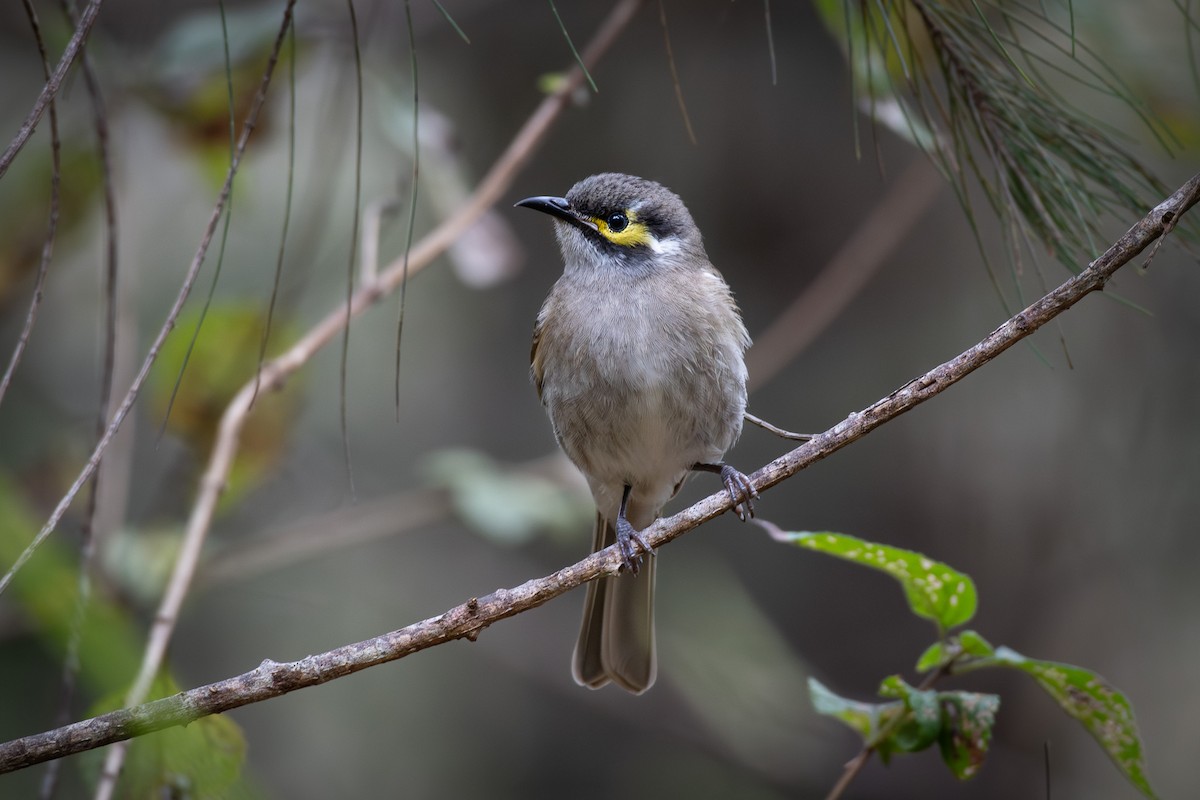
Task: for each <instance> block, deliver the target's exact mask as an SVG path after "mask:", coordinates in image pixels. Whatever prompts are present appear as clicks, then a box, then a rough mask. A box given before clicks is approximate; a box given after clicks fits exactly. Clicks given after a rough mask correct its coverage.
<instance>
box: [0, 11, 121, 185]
mask: <svg viewBox="0 0 1200 800" xmlns="http://www.w3.org/2000/svg"><path fill="white" fill-rule="evenodd" d="M101 1H102V0H90V2H89V3H88V4H87V8H85V9H84V10H83V13H82V14H80V15H79V24H78V25H76V26H75V33H74V34H73V35H72V36H71V41H69V42H67V47H66V49H65V50H63V54H62V57H61V58H59V60H58V66H57V67H55V68H54V74H53V75H51V76H50V78H49V80H47V81H46V85H45V86H43V87H42V92H41V94H39V95H38V99H37V100H35V101H34V103H33V108H31V109H30V110H29V115H28V116H26V117H25V122H24V123H22V124H21V129H20V130H18V131H17V135H16V136H14V137H13V140H12V141H11V142H9V143H8V148H7V149H5V151H4V153H3V154H2V155H0V178H3V177H4V173H6V172H8V168H9V167H10V166H11V165H12V162H13V160H14V159H15V158H16V157H17V153H19V152H21V148H22V147H24V146H25V143H26V142H28V141H29V137H30V136H32V135H33V132H34V131H35V130H36V129H37V125H38V123H39V122H41V120H42V114H43V113H45V111H46V106H47V105H49V104H50V101H51V100H53V99H54V96H55V95H56V94H58V90H59V88H60V87H61V86H62V82H63V79H64V78H66V77H67V71H68V70H69V69H71V65H72V64H74V63H75V58H76V57H77V56H78V55H79V51H80V50H81V49H82V48H83V43H84V41H86V40H87V37H88V33H90V32H91V30H92V24H93V23H95V21H96V16H97V15H98V14H99V13H100V3H101Z"/></svg>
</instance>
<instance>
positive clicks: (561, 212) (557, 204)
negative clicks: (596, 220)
mask: <svg viewBox="0 0 1200 800" xmlns="http://www.w3.org/2000/svg"><path fill="white" fill-rule="evenodd" d="M513 205H514V207H521V208H532V209H533V210H534V211H541V212H542V213H544V214H549V215H550V216H552V217H558V218H559V219H561V220H563V221H564V222H569V223H571V224H572V225H574V226H576V227H578V228H583V229H585V230H591V231H594V230H595V229H596V228H595V226H594V225H590V224H588V222H587V221H586V220H584V219H581V218H580V216H579V215H578V214H576V213H575V211H574V209H572V208H571V204H570V203H568V202H567V199H566V198H565V197H550V196H546V195H543V196H539V197H526V198H525V199H524V200H521V201H518V202H517V203H514V204H513Z"/></svg>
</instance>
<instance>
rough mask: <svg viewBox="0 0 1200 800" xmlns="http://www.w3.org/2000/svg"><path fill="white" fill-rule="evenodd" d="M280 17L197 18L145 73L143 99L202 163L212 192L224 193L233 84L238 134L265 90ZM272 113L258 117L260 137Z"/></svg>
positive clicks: (170, 36)
mask: <svg viewBox="0 0 1200 800" xmlns="http://www.w3.org/2000/svg"><path fill="white" fill-rule="evenodd" d="M222 14H224V15H225V20H224V24H223V23H222V18H221V15H222ZM279 17H280V11H279V8H278V7H277V6H276V5H274V4H272V3H264V4H261V5H258V4H255V5H249V6H235V7H231V8H229V9H228V10H226V9H224V8H220V9H218V8H217V7H215V6H214V7H210V8H207V9H203V10H197V11H193V12H191V13H190V14H188V15H186V16H183V17H181V18H180V19H179V20H178V21H177V22H176V23H175V25H174V26H173V27H172V28H171V29H170V30H168V31H167V32H166V33H165V34H164V35H163V36H162V37H161V38H160V39H159V41H158V43H157V46H156V47H155V48H154V50H153V52H152V53H151V54H150V56H149V58H148V59H147V63H146V64H145V68H144V70H143V71H142V72H141V73H140V75H141V76H142V79H143V82H141V83H140V87H139V88H140V90H141V93H142V95H143V96H144V97H145V99H146V100H147V101H149V102H150V104H151V105H152V106H153V107H154V108H156V109H157V110H158V111H159V112H160V113H161V114H162V116H163V118H164V119H166V120H167V121H169V122H170V123H171V128H172V131H173V132H174V133H175V134H176V135H177V136H178V137H179V141H180V142H181V143H182V144H184V145H185V146H186V147H187V148H189V149H191V150H193V151H194V152H195V153H196V154H197V155H198V156H199V158H200V160H201V162H202V163H203V165H204V174H205V175H206V176H207V177H208V178H209V179H210V180H211V181H212V182H213V185H214V186H220V185H221V183H222V182H223V181H224V180H225V174H226V172H227V171H228V169H229V147H230V143H229V125H230V120H229V100H230V98H229V93H230V84H231V83H232V91H233V118H234V121H235V129H237V128H240V126H241V123H242V120H244V119H245V118H246V113H247V111H248V110H249V108H250V105H251V104H252V103H253V102H254V97H255V94H256V93H257V92H258V87H259V84H260V83H261V82H262V74H263V69H264V67H265V65H266V62H267V57H268V56H269V55H270V52H271V46H272V44H273V43H274V40H275V37H276V35H277V34H278V33H279ZM226 33H228V38H226V35H225V34H226ZM226 49H228V54H229V72H228V73H227V72H226V64H225V53H226ZM270 111H271V106H270V104H267V105H266V106H264V107H263V109H262V111H261V112H260V113H259V115H258V120H257V122H256V124H255V133H256V135H258V136H269V135H270V133H271V129H272V127H273V124H274V123H273V119H272V117H271V113H270Z"/></svg>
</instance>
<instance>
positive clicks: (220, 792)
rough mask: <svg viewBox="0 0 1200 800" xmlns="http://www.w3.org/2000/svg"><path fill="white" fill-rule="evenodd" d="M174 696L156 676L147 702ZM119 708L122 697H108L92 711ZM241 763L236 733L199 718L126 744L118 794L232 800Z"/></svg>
mask: <svg viewBox="0 0 1200 800" xmlns="http://www.w3.org/2000/svg"><path fill="white" fill-rule="evenodd" d="M178 691H179V687H178V685H177V684H176V683H175V681H174V680H173V679H172V678H171V677H170V676H168V675H166V674H163V675H160V676H159V677H158V678H157V679H156V680H155V682H154V686H153V687H152V688H151V693H150V697H151V698H159V697H166V696H168V695H171V694H174V693H176V692H178ZM123 704H124V697H123V693H114V694H112V695H110V696H109V697H106V698H104V699H102V700H101V701H100V702H98V703H96V704H95V705H94V706H93V709H92V710H93V712H94V713H97V714H99V713H104V712H106V711H111V710H113V709H114V708H120V707H121V706H122V705H123ZM103 755H104V751H103V750H95V751H90V752H89V753H88V754H87V759H85V760H92V761H94V763H95V767H96V768H92V767H90V766H89V768H88V769H87V770H86V771H87V773H88V774H89V775H93V774H98V773H99V770H98V769H97V768H98V767H99V766H100V763H99V762H100V761H101V760H102V759H103ZM245 761H246V739H245V736H243V734H242V729H241V728H240V727H238V725H237V723H235V722H234V721H233V720H232V719H230V718H229V717H227V716H224V715H220V714H216V715H212V716H207V717H201V718H200V719H198V720H196V721H195V722H192V723H190V724H189V725H188V726H187V727H178V728H167V729H165V730H161V731H157V732H155V733H150V734H146V735H145V736H139V737H137V738H136V739H134V740H133V741H131V742H130V744H129V752H128V755H127V756H126V759H125V767H124V769H123V770H122V773H121V790H122V792H124V793H125V796H128V797H195V798H200V797H233V796H238V795H245V794H246V785H245V781H244V779H243V776H242V767H243V765H244V764H245Z"/></svg>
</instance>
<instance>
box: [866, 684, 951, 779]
mask: <svg viewBox="0 0 1200 800" xmlns="http://www.w3.org/2000/svg"><path fill="white" fill-rule="evenodd" d="M879 694H880V695H881V696H883V697H896V698H899V699H900V700H901V701H903V702H904V706H905V709H906V710H907V711H908V714H907V715H906V716H905V719H904V721H903V722H901V723H900V724H899V725H898V726H897V727H896V729H895V730H894V731H892V732H891V733H890V734H889V735H888V736H886V737H885V738H883V739H881V740H880V741H879V742H876V749H877V750H878V751H879V756H880V758H882V759H883V761H884V763H886V762H887V760H888V756H889V755H891V753H892V752H893V751H900V752H902V753H916V752H920V751H921V750H924V749H925V748H927V747H929V746H930V745H932V744H933V743H934V742H936V741H937V740H938V736H939V734H940V733H941V731H942V714H941V707H940V705H939V704H938V693H937V692H935V691H933V690H932V689H917V688H915V687H913V686H909V685H908V684H907V683H905V682H904V680H902V679H901V678H900V676H899V675H892V676H890V677H887V678H884V680H883V683H881V684H880V686H879Z"/></svg>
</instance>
